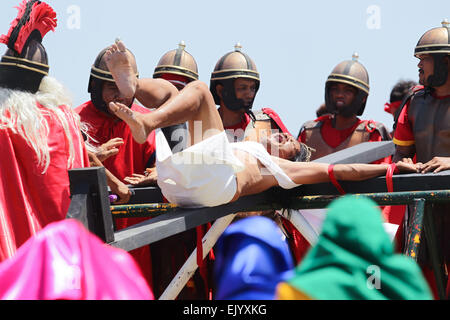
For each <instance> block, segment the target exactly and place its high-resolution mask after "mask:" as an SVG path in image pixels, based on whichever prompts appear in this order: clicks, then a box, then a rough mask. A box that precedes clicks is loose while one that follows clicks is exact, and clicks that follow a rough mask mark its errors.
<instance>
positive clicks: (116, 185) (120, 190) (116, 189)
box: [88, 152, 131, 204]
mask: <svg viewBox="0 0 450 320" xmlns="http://www.w3.org/2000/svg"><path fill="white" fill-rule="evenodd" d="M88 155H89V162H90V164H91V166H93V167H103V164H102V163H101V161H100V160H99V159H98V158H97V156H96V155H95V154H94V153H92V152H88ZM105 173H106V181H107V183H108V186H109V187H110V188H111V191H112V192H113V193H114V194H116V195H117V196H118V197H119V199H118V200H117V201H115V202H114V203H115V204H121V203H127V202H128V201H130V198H131V191H130V189H128V187H127V186H126V185H125V184H124V183H123V182H122V181H120V180H119V179H118V178H117V177H116V176H114V175H113V174H112V173H111V172H110V171H109V170H108V169H106V168H105Z"/></svg>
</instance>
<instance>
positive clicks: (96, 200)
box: [66, 167, 114, 242]
mask: <svg viewBox="0 0 450 320" xmlns="http://www.w3.org/2000/svg"><path fill="white" fill-rule="evenodd" d="M69 180H70V194H71V198H72V201H71V203H70V207H69V210H68V213H67V216H66V218H67V219H71V218H72V219H77V220H79V221H81V222H82V223H83V224H84V225H85V227H86V228H87V229H88V230H89V231H91V232H92V233H94V234H96V235H97V236H98V237H100V238H101V239H102V240H103V241H105V242H111V241H113V240H114V226H113V221H112V216H111V211H110V203H109V199H108V186H107V183H106V174H105V168H103V167H92V168H82V169H74V170H69Z"/></svg>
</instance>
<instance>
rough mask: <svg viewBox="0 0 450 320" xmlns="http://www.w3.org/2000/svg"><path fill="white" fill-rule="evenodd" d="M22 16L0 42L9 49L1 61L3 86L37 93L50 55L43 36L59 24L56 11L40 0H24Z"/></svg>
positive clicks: (0, 76) (14, 22)
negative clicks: (43, 42)
mask: <svg viewBox="0 0 450 320" xmlns="http://www.w3.org/2000/svg"><path fill="white" fill-rule="evenodd" d="M18 9H19V15H18V16H17V18H16V19H15V20H14V21H13V22H12V23H11V28H10V29H9V32H8V35H2V36H1V38H0V42H2V43H4V44H6V45H7V46H8V50H7V51H6V52H5V54H4V55H3V56H2V59H1V61H0V86H1V87H5V88H8V89H13V90H22V91H28V92H31V93H36V92H37V91H38V90H39V86H40V84H41V81H42V79H43V78H44V77H45V76H47V75H48V72H49V69H50V68H49V66H48V56H47V52H46V50H45V48H44V46H43V45H42V43H41V42H42V39H43V37H44V36H45V35H46V34H47V32H48V31H50V30H54V29H55V27H56V25H57V20H56V13H55V12H54V11H53V9H52V8H51V7H50V6H49V5H48V4H46V3H45V2H41V1H36V0H33V1H28V2H27V1H23V2H22V3H21V4H20V5H19V7H18Z"/></svg>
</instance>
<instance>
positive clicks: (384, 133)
mask: <svg viewBox="0 0 450 320" xmlns="http://www.w3.org/2000/svg"><path fill="white" fill-rule="evenodd" d="M356 130H360V131H367V132H369V133H371V134H373V133H375V132H376V133H378V134H380V135H381V137H382V138H383V140H391V135H390V133H389V130H388V129H387V127H386V126H385V125H384V124H383V123H381V122H378V121H375V120H362V121H361V123H360V124H359V125H358V127H357V129H356Z"/></svg>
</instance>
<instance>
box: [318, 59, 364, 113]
mask: <svg viewBox="0 0 450 320" xmlns="http://www.w3.org/2000/svg"><path fill="white" fill-rule="evenodd" d="M358 59H359V55H358V54H357V53H354V54H353V57H352V60H347V61H343V62H341V63H340V64H338V65H337V66H336V67H335V68H334V69H333V71H331V74H330V75H329V76H328V79H327V82H326V85H325V104H326V107H327V110H328V112H330V113H333V114H337V113H338V109H337V108H336V105H335V104H334V102H333V101H331V97H330V90H329V89H330V86H331V84H333V83H335V82H338V83H344V84H348V85H350V86H352V87H354V88H356V89H357V94H356V96H355V99H354V100H353V103H352V105H351V106H349V108H350V111H353V113H354V114H356V115H358V116H361V115H362V114H363V112H364V109H365V107H366V100H367V97H368V95H369V88H370V87H369V73H368V72H367V70H366V68H365V67H364V66H363V65H362V64H361V63H360V62H359V61H358Z"/></svg>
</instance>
